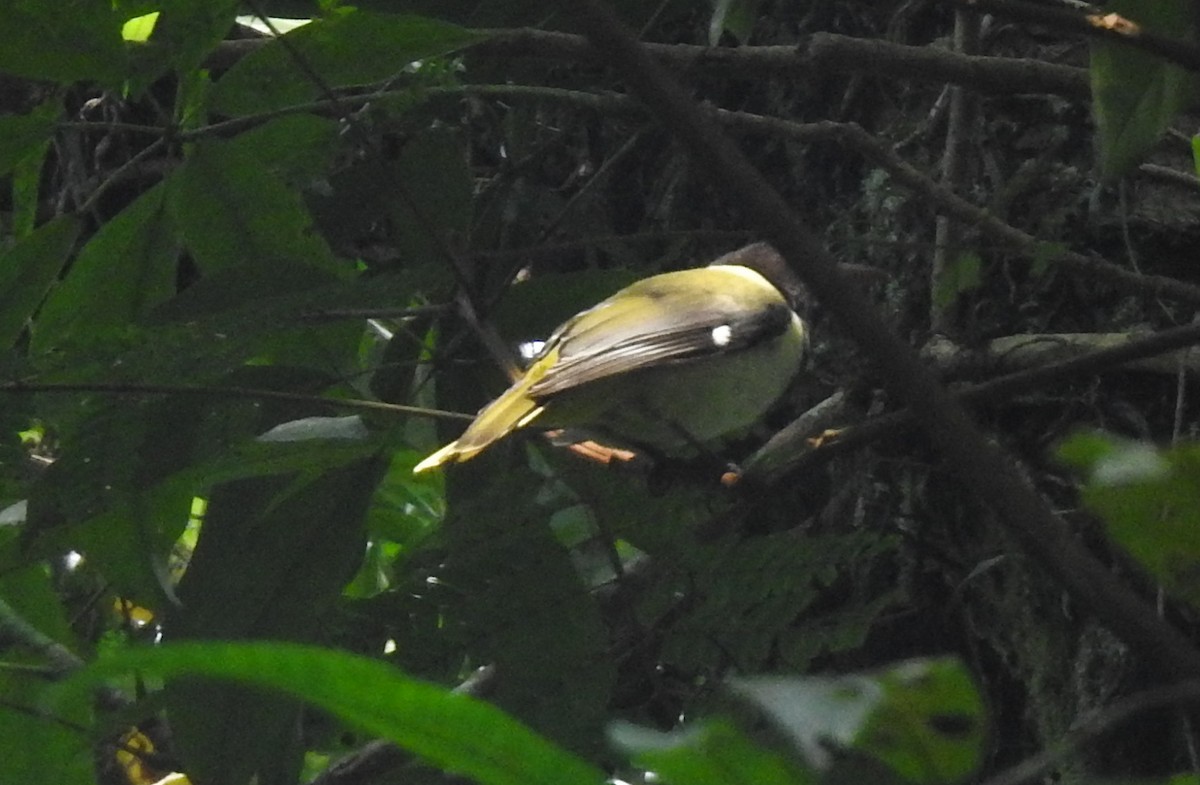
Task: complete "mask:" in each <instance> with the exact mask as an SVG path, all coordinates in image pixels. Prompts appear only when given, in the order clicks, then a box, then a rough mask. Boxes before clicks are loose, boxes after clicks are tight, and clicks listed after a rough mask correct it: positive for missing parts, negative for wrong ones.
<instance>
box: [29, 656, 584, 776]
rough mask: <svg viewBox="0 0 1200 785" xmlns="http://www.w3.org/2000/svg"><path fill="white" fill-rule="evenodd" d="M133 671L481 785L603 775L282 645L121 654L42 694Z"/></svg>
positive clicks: (491, 714) (485, 720) (407, 681)
mask: <svg viewBox="0 0 1200 785" xmlns="http://www.w3.org/2000/svg"><path fill="white" fill-rule="evenodd" d="M129 671H140V672H143V673H145V674H148V675H152V676H159V677H163V678H167V679H171V678H175V677H179V676H185V675H186V676H208V677H212V678H221V679H231V680H235V681H238V682H241V683H243V684H246V685H252V686H254V687H258V688H267V689H274V690H280V691H282V692H284V693H286V694H288V695H291V696H294V697H296V698H299V699H301V700H304V701H307V702H309V703H312V704H314V705H316V706H318V707H320V708H323V709H325V710H327V711H329V712H331V713H333V714H335V715H336V716H338V717H339V718H341V719H342V720H344V721H346V722H349V723H351V724H353V725H355V726H357V727H359V728H362V729H363V730H364V731H367V732H368V733H372V734H375V735H378V736H381V737H383V738H385V739H388V740H390V741H393V742H395V743H396V744H398V745H400V746H401V747H404V748H406V749H409V750H411V751H412V752H414V753H416V754H417V755H419V756H421V757H423V758H425V759H426V760H428V761H429V762H431V763H433V764H434V765H437V766H440V767H441V768H443V769H445V770H447V771H454V772H456V773H458V774H462V775H465V776H468V777H470V778H472V779H474V780H475V781H476V782H479V783H483V785H600V784H601V783H603V782H604V775H603V773H601V772H600V771H598V770H596V769H595V768H593V767H592V766H591V765H589V764H588V763H586V762H584V761H582V760H580V759H579V758H577V757H575V756H573V755H571V754H569V753H567V752H565V751H563V750H562V749H560V748H559V747H556V746H555V745H553V744H552V743H550V742H548V741H546V740H545V739H544V738H542V737H540V736H538V735H537V734H535V733H533V732H532V731H530V730H529V729H528V728H526V727H525V726H523V725H522V724H521V723H519V722H517V721H516V720H514V719H513V718H511V717H509V716H508V715H506V714H505V713H504V712H502V711H500V710H499V709H496V708H495V707H493V706H490V705H488V704H487V703H484V702H482V701H478V700H475V699H473V698H470V697H468V696H465V695H456V694H453V693H451V692H450V691H449V690H446V689H445V688H443V687H438V686H434V685H432V684H429V683H426V682H422V681H418V680H416V679H412V678H409V677H407V676H405V675H404V674H403V673H401V672H400V671H398V670H397V669H395V668H393V667H390V666H388V665H385V664H383V663H381V662H378V661H375V660H370V659H367V658H365V657H359V656H355V655H352V654H345V653H342V652H337V651H329V650H324V649H319V648H314V647H310V646H301V645H297V644H287V643H211V642H210V643H171V644H166V645H164V646H160V647H156V648H152V649H139V650H132V651H126V652H122V653H121V654H120V655H118V656H116V657H113V658H112V659H110V660H102V661H100V662H99V663H97V664H95V665H92V666H89V667H88V668H86V669H84V670H83V671H82V672H80V673H78V674H76V675H75V676H73V677H72V678H71V679H69V680H68V681H67V682H65V683H64V684H62V685H61V686H59V687H57V688H52V689H51V690H49V691H48V696H47V697H48V702H49V704H50V705H51V706H56V705H60V703H61V702H64V701H71V700H75V701H78V700H80V699H81V696H87V695H88V694H90V690H92V689H93V688H94V687H96V686H97V685H99V684H102V683H103V682H104V681H105V680H107V679H110V678H112V677H115V676H119V675H122V674H125V673H127V672H129Z"/></svg>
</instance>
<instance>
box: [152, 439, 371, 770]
mask: <svg viewBox="0 0 1200 785" xmlns="http://www.w3.org/2000/svg"><path fill="white" fill-rule="evenodd" d="M380 473H381V464H380V462H379V461H378V459H377V458H376V457H368V458H366V459H364V460H360V461H356V462H354V463H351V464H348V465H346V466H343V467H340V468H337V469H333V470H330V471H325V472H322V473H319V474H318V473H314V472H312V471H307V472H300V473H297V474H290V475H282V476H275V477H258V478H251V479H247V480H240V481H235V482H231V483H226V484H224V485H221V486H219V487H217V488H215V489H214V490H213V491H212V492H211V493H210V494H209V497H208V505H207V508H206V510H205V514H204V522H203V524H202V526H201V529H200V538H199V540H198V541H197V543H196V548H195V550H194V551H193V553H192V557H191V560H190V561H189V563H188V568H187V571H186V572H185V573H184V574H183V578H182V579H181V580H180V582H179V586H178V589H177V592H178V595H179V599H180V602H181V603H182V608H180V609H178V610H176V611H175V612H173V613H172V614H171V615H170V617H169V618H168V620H167V622H166V624H164V628H163V632H164V635H166V636H167V637H168V638H169V639H171V640H183V639H196V638H216V639H222V640H238V639H247V638H265V639H274V640H293V641H303V642H311V641H312V640H313V639H314V638H315V636H316V634H317V630H318V627H317V624H318V618H319V614H320V613H321V612H322V611H323V610H326V609H327V608H328V607H329V606H330V604H331V603H332V602H333V600H335V599H336V598H337V597H339V596H340V594H341V589H342V587H343V586H344V585H345V584H346V583H347V582H348V581H349V580H350V579H351V578H352V577H353V575H354V573H355V572H356V571H357V569H358V565H359V562H360V561H361V560H362V554H363V552H364V549H365V547H366V525H365V518H366V509H367V504H368V502H369V501H370V499H371V496H372V494H373V492H374V489H375V485H376V483H377V482H378V479H379V475H380ZM167 708H168V711H169V712H170V716H171V725H172V729H173V730H174V733H175V743H176V744H177V745H178V748H179V749H180V751H181V753H182V754H183V756H184V760H185V762H187V764H188V770H189V771H190V772H194V773H195V776H196V778H197V779H201V780H204V781H208V782H246V781H247V780H250V779H251V778H252V777H253V775H254V774H255V773H256V772H258V773H259V774H260V776H264V777H265V775H266V773H267V772H279V771H291V770H294V769H296V768H297V767H298V766H299V764H300V759H301V756H302V754H303V750H302V748H301V747H300V745H299V739H298V738H296V736H295V729H296V728H297V727H298V707H297V706H296V705H295V703H294V701H291V700H286V699H281V698H280V696H277V695H264V694H262V693H261V692H258V691H248V690H245V689H243V688H240V687H238V686H235V685H225V684H217V685H214V684H210V683H207V682H205V681H193V680H187V681H177V682H174V683H172V684H170V685H169V686H168V689H167ZM232 716H236V717H241V718H242V719H243V722H239V723H231V722H229V718H230V717H232ZM247 726H250V727H253V728H255V733H253V734H248V733H246V732H245V728H246V727H247ZM264 742H266V743H264Z"/></svg>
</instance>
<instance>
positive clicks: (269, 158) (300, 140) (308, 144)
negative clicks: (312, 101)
mask: <svg viewBox="0 0 1200 785" xmlns="http://www.w3.org/2000/svg"><path fill="white" fill-rule="evenodd" d="M337 142H338V125H337V123H336V122H334V121H333V120H330V119H329V118H327V117H317V116H315V115H308V114H294V115H284V116H283V117H276V118H275V119H273V120H270V121H268V122H265V123H263V124H262V125H260V126H257V127H256V128H252V129H250V130H249V131H246V132H245V133H243V134H241V135H240V136H239V137H238V139H237V145H238V146H239V147H240V148H241V149H242V150H244V151H246V152H248V153H250V154H251V155H253V156H254V157H255V158H257V159H258V160H259V162H260V163H261V164H262V165H263V166H265V167H267V168H268V169H270V170H271V171H272V172H274V173H275V174H277V175H279V176H280V177H282V178H283V179H284V180H286V181H288V182H296V183H299V184H307V183H308V182H309V181H311V180H312V179H314V178H317V177H321V176H323V175H324V174H325V173H326V172H327V171H328V170H329V164H330V159H331V158H332V156H333V153H334V150H335V149H336V146H337Z"/></svg>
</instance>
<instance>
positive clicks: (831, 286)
mask: <svg viewBox="0 0 1200 785" xmlns="http://www.w3.org/2000/svg"><path fill="white" fill-rule="evenodd" d="M575 7H576V8H577V9H578V13H579V16H580V18H581V21H582V22H583V23H584V26H585V29H586V30H587V34H588V37H589V39H590V40H591V41H592V42H593V44H594V45H595V46H596V48H597V49H598V50H599V51H601V52H603V53H604V57H605V60H606V62H607V64H608V65H609V66H610V67H612V68H613V69H615V70H616V71H617V72H618V73H619V74H620V75H621V77H622V78H623V79H624V80H625V82H626V84H628V85H629V88H630V89H631V90H632V91H633V92H634V93H635V94H636V95H637V96H638V98H639V99H640V100H641V101H642V102H643V103H645V104H646V105H647V106H652V107H654V114H655V117H656V118H657V119H658V120H659V122H660V123H662V124H663V125H664V126H665V127H666V128H667V129H668V130H670V131H671V132H672V133H673V134H674V136H675V137H676V139H677V141H679V142H680V143H681V144H682V145H683V146H684V147H685V148H686V149H687V150H689V152H691V153H692V155H693V156H694V157H695V158H696V159H697V160H700V161H703V162H704V164H705V165H704V167H703V169H704V171H705V172H706V173H707V174H708V175H709V176H710V177H711V178H712V180H713V182H714V184H715V185H716V186H717V187H718V188H719V189H720V192H721V193H723V194H724V195H725V198H726V199H727V201H728V202H729V203H730V204H736V205H739V206H740V207H741V209H742V210H743V211H744V213H743V214H744V215H745V216H747V218H748V219H749V220H750V221H751V223H752V224H753V225H755V226H757V227H758V229H759V230H760V231H761V232H762V234H763V236H765V237H766V238H767V239H768V240H770V241H771V242H772V243H774V245H775V246H776V247H777V248H778V249H779V251H780V252H781V253H782V254H783V256H784V257H785V258H786V259H787V260H788V262H789V263H790V264H791V266H792V267H793V268H794V269H795V271H796V272H797V274H798V275H799V276H800V277H801V278H802V279H803V281H804V283H805V284H806V285H807V286H808V288H809V290H810V291H812V292H813V293H814V294H815V295H816V296H817V297H818V298H819V299H820V300H821V302H823V303H824V304H825V306H826V307H827V308H829V310H830V311H831V312H832V313H834V314H835V315H836V316H837V317H838V318H839V320H840V321H841V323H842V326H843V327H844V328H845V329H846V331H847V332H848V333H850V335H851V337H852V338H854V340H855V341H856V342H857V343H858V345H859V347H860V348H861V349H862V351H863V352H864V354H866V355H867V356H869V357H871V358H873V359H874V360H875V362H876V363H877V364H878V366H879V368H880V370H881V372H882V374H883V376H884V379H885V381H886V383H887V385H888V387H889V388H891V389H892V390H893V391H894V392H895V393H897V394H898V396H899V397H900V398H902V399H903V400H905V401H907V402H908V404H909V406H910V407H911V408H912V410H913V413H914V415H915V416H916V418H917V420H918V422H920V424H921V426H922V427H923V429H924V430H925V432H926V433H927V434H928V436H929V438H930V440H931V441H932V442H933V443H934V445H935V446H936V447H937V448H938V449H940V450H941V452H942V454H943V456H944V459H945V460H946V463H947V464H948V465H950V466H952V467H953V468H954V469H955V470H956V472H957V473H958V475H959V477H960V479H961V480H962V481H963V483H964V484H965V485H966V486H967V488H969V489H970V491H971V492H972V493H973V494H976V495H978V496H979V497H980V498H981V499H982V500H983V501H984V502H986V503H988V504H989V505H990V506H991V507H992V508H993V509H994V510H995V511H996V513H997V518H998V520H999V521H1000V523H1002V524H1003V525H1004V526H1005V528H1006V529H1008V531H1009V532H1010V533H1011V534H1012V535H1013V536H1014V537H1015V538H1016V539H1017V540H1018V541H1019V542H1020V543H1021V545H1022V546H1023V547H1024V548H1025V550H1026V551H1027V552H1028V553H1029V554H1030V555H1031V556H1032V557H1033V558H1034V560H1035V561H1037V562H1039V563H1040V564H1041V565H1042V566H1043V567H1044V568H1045V569H1046V570H1047V571H1048V572H1049V573H1050V574H1051V575H1052V576H1053V577H1054V578H1055V579H1056V580H1057V581H1058V582H1059V583H1060V584H1061V585H1062V586H1063V588H1064V589H1065V590H1066V591H1067V592H1068V593H1069V594H1070V595H1071V597H1072V598H1073V599H1074V600H1075V601H1076V602H1078V603H1079V604H1080V606H1081V607H1085V608H1088V609H1090V610H1091V611H1092V612H1093V613H1094V614H1095V615H1096V616H1097V617H1098V618H1099V619H1100V620H1101V621H1103V622H1104V623H1106V624H1107V625H1108V626H1109V627H1110V628H1111V629H1112V630H1113V632H1115V633H1116V634H1117V635H1118V636H1119V637H1121V638H1122V639H1123V640H1124V641H1125V642H1126V643H1128V644H1129V645H1130V647H1131V648H1133V649H1135V650H1136V651H1138V652H1139V653H1140V654H1141V655H1142V656H1143V657H1145V659H1146V660H1147V662H1150V663H1153V664H1155V665H1156V666H1157V667H1158V668H1160V669H1161V671H1162V676H1163V677H1164V678H1167V679H1178V678H1185V677H1197V676H1200V651H1197V649H1196V648H1195V647H1194V646H1193V645H1192V643H1191V641H1189V640H1188V639H1187V638H1186V637H1185V636H1184V635H1182V634H1181V633H1180V632H1179V631H1178V630H1176V629H1175V628H1174V627H1171V626H1170V625H1168V624H1166V623H1165V622H1163V620H1161V619H1159V618H1158V617H1157V616H1156V614H1155V612H1154V608H1153V607H1152V606H1150V605H1148V604H1147V603H1145V602H1144V601H1143V600H1142V599H1141V598H1140V597H1138V596H1137V595H1136V594H1135V593H1134V592H1132V591H1131V590H1130V589H1129V588H1128V587H1127V586H1125V585H1123V584H1122V583H1120V582H1119V581H1118V580H1117V579H1116V578H1115V577H1114V576H1113V575H1112V573H1111V572H1110V571H1109V570H1108V568H1107V567H1105V566H1104V565H1103V564H1102V563H1100V561H1098V560H1097V559H1096V558H1095V557H1094V556H1093V555H1092V554H1091V553H1090V552H1088V551H1087V550H1086V549H1085V548H1084V547H1083V546H1082V545H1081V544H1080V542H1079V541H1078V540H1077V539H1076V537H1075V535H1074V533H1073V532H1072V531H1071V530H1070V529H1069V528H1068V527H1067V526H1066V524H1065V523H1064V522H1063V521H1062V520H1061V519H1060V518H1059V517H1058V516H1057V515H1055V514H1054V512H1053V511H1052V510H1051V509H1050V508H1049V506H1048V505H1047V504H1046V502H1045V500H1044V499H1042V497H1041V496H1039V495H1038V494H1037V493H1036V492H1035V491H1034V489H1033V488H1032V487H1031V486H1030V485H1029V484H1028V483H1027V482H1026V481H1025V479H1024V478H1023V477H1022V476H1021V475H1020V474H1019V473H1018V471H1017V470H1016V468H1015V467H1014V466H1013V464H1012V462H1011V461H1010V460H1009V459H1008V458H1007V456H1005V455H1004V453H1003V452H1001V450H1000V449H999V448H998V447H997V446H996V445H995V444H993V443H992V442H990V441H989V440H988V439H987V438H985V437H984V435H983V433H981V432H980V430H979V429H978V428H977V427H976V426H975V425H974V424H973V423H972V422H971V420H970V418H969V417H968V416H967V413H966V411H965V410H964V408H963V406H962V405H961V404H960V403H959V402H958V401H956V400H955V399H954V398H953V397H952V396H951V395H950V393H949V392H948V391H947V390H946V389H945V388H944V387H942V386H941V385H940V384H939V383H938V381H937V380H936V379H935V378H934V376H933V374H932V373H931V372H930V371H929V369H927V368H926V367H925V366H924V365H923V364H922V363H921V361H920V360H919V359H918V358H917V356H916V353H915V352H914V351H913V350H912V348H911V347H909V346H908V345H907V344H906V343H904V342H903V341H901V340H900V339H899V338H898V337H897V336H896V334H895V333H894V332H892V331H891V329H890V328H889V327H888V326H887V325H886V324H885V322H884V321H883V319H882V318H881V317H880V316H879V315H878V314H877V313H876V312H875V310H874V309H873V307H872V306H871V304H870V302H869V301H868V300H867V298H866V296H865V295H863V294H862V293H860V292H859V291H857V290H856V289H855V288H854V287H852V286H850V285H849V284H848V283H847V282H846V280H845V279H844V277H843V276H842V275H841V274H840V273H839V272H838V270H837V266H836V262H835V260H834V259H833V258H832V257H831V256H830V254H829V253H828V252H827V251H826V250H825V248H824V247H823V246H822V245H821V244H820V242H819V241H818V240H817V238H816V236H815V235H814V234H813V233H812V231H811V230H810V229H809V228H808V227H807V226H806V225H805V224H804V223H803V222H802V221H801V219H800V218H799V217H798V216H797V215H795V214H794V213H793V212H792V211H791V210H790V209H789V207H788V205H787V203H786V202H784V200H783V198H782V197H781V196H780V195H779V193H778V192H776V191H775V190H774V188H772V186H771V185H770V184H769V183H768V182H767V181H766V180H765V179H764V178H763V177H762V175H761V174H759V173H758V172H757V171H756V170H755V169H754V168H753V167H752V166H751V165H750V163H749V161H747V160H746V158H745V156H744V155H742V153H741V151H740V150H739V149H738V148H737V147H736V146H735V145H734V144H733V143H732V142H731V141H730V140H729V138H728V137H726V136H725V135H724V134H722V133H721V131H720V129H719V128H718V127H717V126H716V125H715V124H714V123H713V122H712V120H711V119H710V118H709V117H707V116H705V115H704V113H702V112H701V111H699V110H698V109H697V108H696V106H695V105H694V104H693V103H692V101H691V99H690V98H689V97H687V95H686V94H685V93H684V92H683V91H682V89H681V88H680V86H679V84H678V83H677V82H676V81H675V80H674V79H673V78H671V77H670V76H668V75H667V73H666V72H665V71H664V70H663V69H662V67H661V66H660V65H659V64H658V63H656V62H655V61H654V60H653V59H652V58H651V57H650V56H649V54H647V52H646V51H645V50H644V49H643V48H642V46H641V45H640V44H638V43H637V41H635V40H634V39H633V37H632V36H631V35H630V33H629V32H628V31H627V30H626V29H625V28H624V27H623V26H622V25H621V23H620V22H618V21H617V20H616V19H615V18H614V17H613V16H612V13H611V11H609V10H608V9H607V8H606V7H605V6H603V5H602V4H601V3H600V2H599V0H580V1H579V2H578V3H577V4H576V6H575Z"/></svg>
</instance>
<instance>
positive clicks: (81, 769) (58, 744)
mask: <svg viewBox="0 0 1200 785" xmlns="http://www.w3.org/2000/svg"><path fill="white" fill-rule="evenodd" d="M4 664H5V665H9V666H15V667H0V695H3V696H4V697H3V700H0V739H4V740H5V741H6V744H5V745H4V754H3V755H0V782H6V783H8V782H13V783H21V785H95V784H96V779H95V770H94V758H93V755H94V750H93V748H92V744H91V739H89V738H88V736H87V734H86V733H84V732H83V731H81V730H79V729H78V723H80V722H85V721H86V718H87V716H88V713H89V709H90V704H91V703H92V696H91V695H89V694H86V693H83V692H77V693H75V694H73V695H69V696H65V697H64V700H63V701H62V702H61V703H58V704H56V705H55V707H54V708H53V710H51V711H50V712H48V713H47V712H43V707H42V706H40V705H39V703H40V697H41V696H42V695H44V694H45V690H46V678H45V676H42V675H39V674H36V673H33V672H22V670H21V669H20V666H22V665H28V666H30V667H36V666H38V665H41V664H44V663H41V662H38V661H33V660H16V658H15V657H13V656H12V655H11V654H9V655H8V656H6V657H5V663H4ZM64 721H66V723H72V724H74V725H75V727H71V725H68V724H65V723H64Z"/></svg>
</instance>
